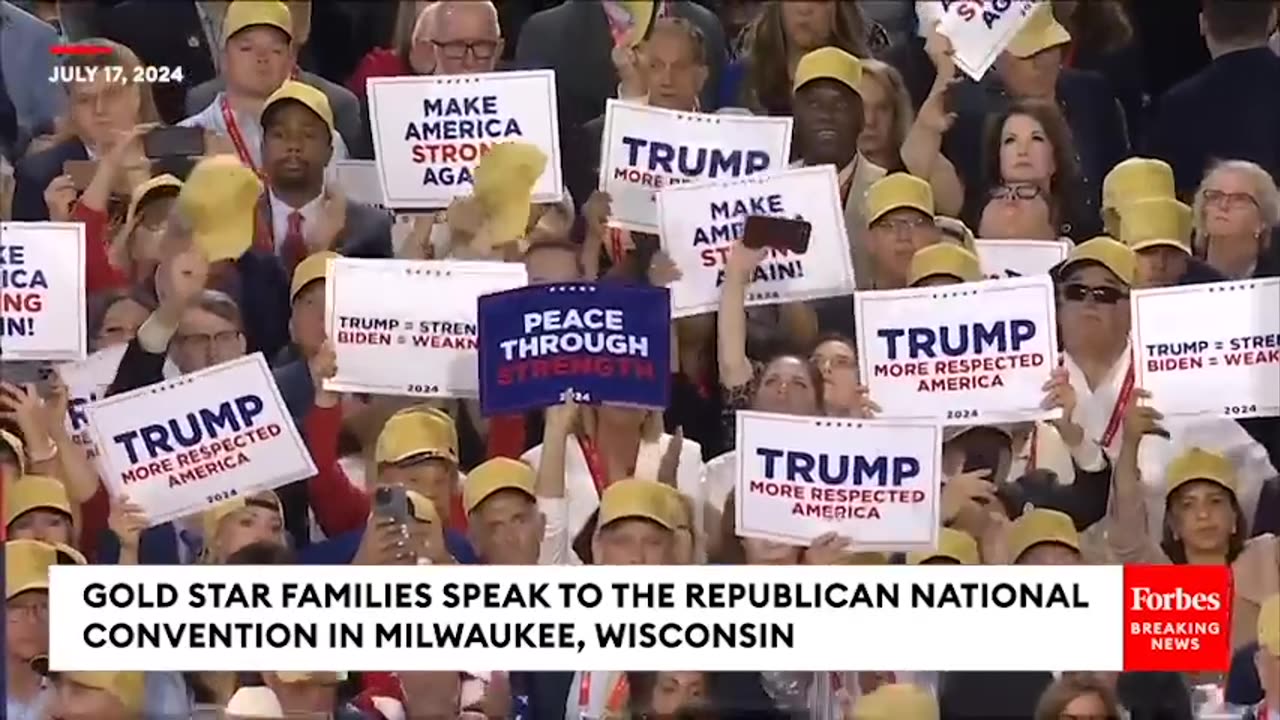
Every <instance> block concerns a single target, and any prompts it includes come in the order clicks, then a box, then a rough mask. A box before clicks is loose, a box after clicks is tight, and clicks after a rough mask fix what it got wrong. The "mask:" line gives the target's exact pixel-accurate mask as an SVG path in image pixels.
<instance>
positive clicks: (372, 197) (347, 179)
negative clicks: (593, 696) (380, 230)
mask: <svg viewBox="0 0 1280 720" xmlns="http://www.w3.org/2000/svg"><path fill="white" fill-rule="evenodd" d="M333 174H334V177H335V178H336V179H337V183H338V187H340V188H342V192H343V194H344V195H346V197H347V199H348V200H350V201H351V202H353V203H356V204H357V205H365V206H367V207H374V208H379V209H382V208H385V207H386V206H387V199H386V198H385V197H383V196H382V183H381V182H380V181H379V179H378V178H379V175H378V163H377V162H376V161H374V160H334V161H333Z"/></svg>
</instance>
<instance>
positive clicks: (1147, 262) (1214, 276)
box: [1117, 175, 1226, 288]
mask: <svg viewBox="0 0 1280 720" xmlns="http://www.w3.org/2000/svg"><path fill="white" fill-rule="evenodd" d="M1169 182H1170V187H1172V183H1173V176H1172V175H1170V177H1169ZM1117 214H1118V215H1119V217H1120V237H1119V239H1120V242H1123V243H1124V244H1125V245H1128V246H1129V247H1130V248H1132V249H1133V251H1134V252H1135V253H1137V255H1138V277H1137V281H1136V285H1135V287H1139V288H1152V287H1170V286H1172V285H1192V284H1196V283H1206V282H1220V281H1222V280H1226V277H1225V276H1223V275H1222V273H1220V272H1218V271H1217V270H1215V269H1214V268H1213V266H1211V265H1209V264H1208V263H1206V262H1204V261H1202V260H1200V259H1198V258H1196V257H1195V256H1193V255H1192V254H1191V224H1192V223H1191V208H1190V207H1188V206H1187V205H1186V204H1184V203H1181V202H1179V201H1177V200H1175V199H1173V198H1171V197H1168V198H1166V197H1151V198H1144V199H1142V200H1135V201H1133V202H1130V203H1128V204H1126V205H1125V206H1124V207H1123V209H1122V210H1121V211H1120V212H1118V213H1117Z"/></svg>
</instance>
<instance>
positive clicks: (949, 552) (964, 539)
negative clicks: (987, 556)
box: [907, 528, 982, 565]
mask: <svg viewBox="0 0 1280 720" xmlns="http://www.w3.org/2000/svg"><path fill="white" fill-rule="evenodd" d="M939 559H942V560H955V561H956V562H958V563H960V564H961V565H981V564H982V557H981V556H980V555H979V554H978V542H977V541H976V540H974V539H973V537H972V536H971V535H969V533H966V532H960V531H959V530H955V529H953V528H942V531H941V532H940V533H938V549H936V550H922V551H919V552H911V553H907V564H908V565H923V564H924V563H926V562H928V561H930V560H939Z"/></svg>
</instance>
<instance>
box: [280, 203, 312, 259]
mask: <svg viewBox="0 0 1280 720" xmlns="http://www.w3.org/2000/svg"><path fill="white" fill-rule="evenodd" d="M280 255H281V257H282V259H283V260H284V269H285V272H286V273H288V274H289V275H293V269H294V268H295V267H297V266H298V263H300V262H302V259H303V258H305V257H306V256H307V242H306V241H305V240H303V239H302V213H300V212H298V211H297V210H294V211H293V212H291V213H289V224H288V226H287V227H286V228H285V231H284V245H282V246H281V248H280Z"/></svg>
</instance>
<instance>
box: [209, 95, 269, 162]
mask: <svg viewBox="0 0 1280 720" xmlns="http://www.w3.org/2000/svg"><path fill="white" fill-rule="evenodd" d="M218 107H219V108H220V109H221V110H222V122H224V123H226V125H227V135H230V136H231V144H232V145H235V147H236V155H239V156H240V162H242V163H244V164H245V167H247V168H249V169H250V170H252V171H253V172H254V174H255V175H257V176H258V177H262V173H261V172H259V170H258V166H257V164H255V163H254V162H253V155H251V154H249V145H248V144H247V143H245V141H244V135H241V134H240V124H239V123H237V122H236V114H235V113H234V112H232V111H231V105H230V104H229V103H228V102H227V96H226V95H223V96H222V101H221V102H219V103H218Z"/></svg>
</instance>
